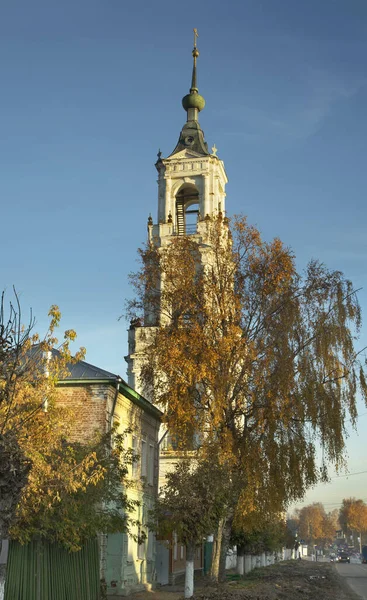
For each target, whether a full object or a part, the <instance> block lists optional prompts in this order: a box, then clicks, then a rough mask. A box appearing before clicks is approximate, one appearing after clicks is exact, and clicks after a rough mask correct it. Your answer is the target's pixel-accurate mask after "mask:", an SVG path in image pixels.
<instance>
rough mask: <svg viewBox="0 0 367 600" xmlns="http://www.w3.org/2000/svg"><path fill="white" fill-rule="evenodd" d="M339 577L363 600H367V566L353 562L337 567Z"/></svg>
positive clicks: (337, 565) (340, 564)
mask: <svg viewBox="0 0 367 600" xmlns="http://www.w3.org/2000/svg"><path fill="white" fill-rule="evenodd" d="M335 567H336V569H337V571H338V573H339V575H341V577H343V578H345V581H346V582H347V584H348V585H349V587H351V588H352V590H353V591H354V592H356V594H358V595H359V596H360V597H361V598H363V600H367V565H362V564H361V563H355V562H352V563H351V564H348V563H339V564H336V565H335Z"/></svg>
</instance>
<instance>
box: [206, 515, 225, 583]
mask: <svg viewBox="0 0 367 600" xmlns="http://www.w3.org/2000/svg"><path fill="white" fill-rule="evenodd" d="M224 523H225V519H220V521H219V523H218V529H217V533H216V536H215V543H214V548H213V558H212V566H211V569H210V576H211V578H212V579H213V580H214V581H218V580H219V562H220V553H221V546H222V536H223V529H224Z"/></svg>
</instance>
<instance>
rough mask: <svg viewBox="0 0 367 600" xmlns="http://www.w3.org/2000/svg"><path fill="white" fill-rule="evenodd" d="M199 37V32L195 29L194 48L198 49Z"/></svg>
mask: <svg viewBox="0 0 367 600" xmlns="http://www.w3.org/2000/svg"><path fill="white" fill-rule="evenodd" d="M198 37H199V34H198V30H197V29H196V28H194V48H196V38H198Z"/></svg>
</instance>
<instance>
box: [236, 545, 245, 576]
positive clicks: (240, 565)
mask: <svg viewBox="0 0 367 600" xmlns="http://www.w3.org/2000/svg"><path fill="white" fill-rule="evenodd" d="M236 571H237V573H238V574H239V575H241V576H243V575H244V574H245V546H242V545H241V544H237V568H236Z"/></svg>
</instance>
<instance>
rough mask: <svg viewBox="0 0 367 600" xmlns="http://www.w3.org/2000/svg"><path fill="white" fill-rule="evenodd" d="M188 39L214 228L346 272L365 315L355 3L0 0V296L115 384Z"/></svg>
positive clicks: (179, 121)
mask: <svg viewBox="0 0 367 600" xmlns="http://www.w3.org/2000/svg"><path fill="white" fill-rule="evenodd" d="M193 27H197V29H198V31H199V39H198V47H199V50H200V58H199V63H198V84H199V90H200V93H201V94H202V95H203V96H204V97H205V99H206V102H207V105H206V108H205V110H204V111H203V112H202V113H201V115H200V122H201V125H202V127H203V129H204V131H205V134H206V140H207V142H208V144H209V147H211V146H212V145H213V143H215V144H216V146H217V148H218V155H219V156H220V158H222V159H223V160H224V162H225V166H226V170H227V174H228V178H229V184H228V187H227V210H228V214H229V215H231V214H234V213H239V212H242V213H245V214H247V215H248V218H249V220H250V222H251V223H254V224H256V225H257V226H258V227H259V228H260V229H261V231H262V232H263V235H264V237H265V238H266V239H270V238H272V237H274V236H279V237H280V238H281V239H282V240H283V241H284V242H285V243H286V244H287V245H289V246H291V247H292V248H293V250H294V252H295V254H296V256H297V260H298V265H299V267H300V269H302V268H303V267H304V266H305V265H306V263H307V261H308V260H309V259H310V258H311V257H316V258H319V259H320V260H322V261H323V262H325V263H326V264H327V265H328V266H330V267H331V268H336V269H340V270H342V271H343V272H344V273H345V274H346V275H347V276H348V277H349V278H351V279H352V281H353V282H354V284H355V287H357V288H359V287H362V288H363V289H362V291H361V292H360V294H359V297H360V301H361V304H362V307H363V308H364V312H365V313H366V311H367V287H366V268H365V265H366V258H367V235H366V228H367V224H366V223H367V220H366V212H367V209H366V187H367V168H366V155H367V118H366V117H367V109H366V106H367V70H366V64H367V35H366V34H367V4H366V3H365V1H364V0H352V1H351V0H323V1H322V2H320V0H308V1H307V2H304V1H302V0H277V1H276V2H275V1H274V0H242V1H241V2H240V1H239V0H238V1H236V2H234V1H231V0H229V1H228V0H227V2H226V3H224V2H223V1H222V0H221V1H218V0H211V1H207V0H201V2H198V3H194V4H193V3H182V2H180V3H174V2H172V1H169V2H168V1H167V0H161V1H160V2H159V3H156V2H151V1H150V0H136V1H135V2H133V3H132V2H126V1H124V0H103V1H102V0H63V2H59V1H56V0H33V1H32V2H31V3H29V2H28V1H26V0H3V2H2V5H1V13H0V55H1V57H2V58H1V62H0V81H1V90H2V91H1V94H0V119H1V129H0V170H1V177H0V198H1V205H2V213H1V216H2V219H1V225H2V226H1V236H0V252H1V256H2V260H1V264H0V287H1V288H6V289H7V290H9V294H10V291H11V287H12V285H15V286H16V288H17V290H18V292H19V294H20V297H21V302H22V306H23V311H26V310H27V309H28V307H32V309H33V312H34V314H35V315H36V317H37V329H38V330H39V331H41V332H42V331H43V330H44V329H45V327H46V322H47V319H46V315H47V311H48V307H49V306H50V305H51V304H58V305H59V306H60V308H61V311H62V313H63V317H64V319H63V326H64V328H65V329H67V328H70V327H73V328H75V329H76V330H77V332H78V341H79V343H80V344H81V345H84V346H86V347H87V360H88V361H89V362H92V363H94V364H97V365H98V366H100V367H102V368H105V369H108V370H111V371H113V372H118V373H119V374H121V375H122V376H123V377H125V376H126V371H125V363H124V360H123V356H124V355H125V354H126V352H127V341H126V340H127V336H126V328H127V325H126V323H124V321H120V322H118V321H117V318H118V316H119V315H120V314H121V312H122V311H123V303H124V298H126V297H127V296H128V295H129V294H130V290H129V287H128V279H127V276H128V273H129V272H130V271H132V270H134V269H135V268H136V262H135V260H136V256H137V255H136V248H137V247H138V246H139V245H141V243H142V242H143V241H144V240H145V233H146V221H147V217H148V215H149V213H150V212H151V213H152V215H153V218H155V216H156V210H157V189H156V178H157V176H156V171H155V168H154V162H155V160H156V154H157V151H158V149H159V148H161V150H162V152H163V155H164V156H166V155H168V154H169V153H170V152H171V151H172V150H173V148H174V146H175V144H176V142H177V138H178V135H179V132H180V129H181V127H182V125H183V124H184V122H185V116H186V115H185V112H184V111H183V109H182V107H181V98H182V96H183V95H185V94H186V93H187V92H188V88H189V85H190V76H191V49H192V29H193ZM362 337H364V340H363V339H362V340H361V342H360V344H361V345H364V344H363V342H366V340H367V336H366V334H365V333H364V334H363V336H362ZM366 411H367V409H363V407H362V408H361V412H366ZM359 431H360V437H359V438H356V436H352V439H351V442H350V445H349V448H350V455H351V461H350V470H351V471H352V472H360V471H364V470H367V467H366V462H365V460H364V458H363V457H362V452H361V450H360V449H359V447H360V446H361V445H362V443H361V440H363V438H364V435H365V434H367V416H365V417H361V420H360V425H359ZM347 482H348V483H347ZM366 482H367V474H363V475H360V476H350V477H349V479H346V478H341V479H339V480H334V483H333V485H332V486H328V487H327V488H322V490H321V491H319V490H317V491H315V493H316V494H318V496H317V498H316V499H318V500H321V501H324V502H325V503H326V502H330V504H331V503H333V502H334V501H335V503H337V502H340V501H341V498H342V497H343V496H344V495H358V496H359V497H363V498H364V499H366V500H367V492H366V491H365V485H366ZM338 485H339V486H341V489H338V488H337V486H338ZM333 490H336V491H335V492H334V491H333ZM349 490H351V491H349ZM358 490H359V491H358ZM310 498H312V496H310ZM312 499H313V498H312ZM306 500H307V499H306Z"/></svg>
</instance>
